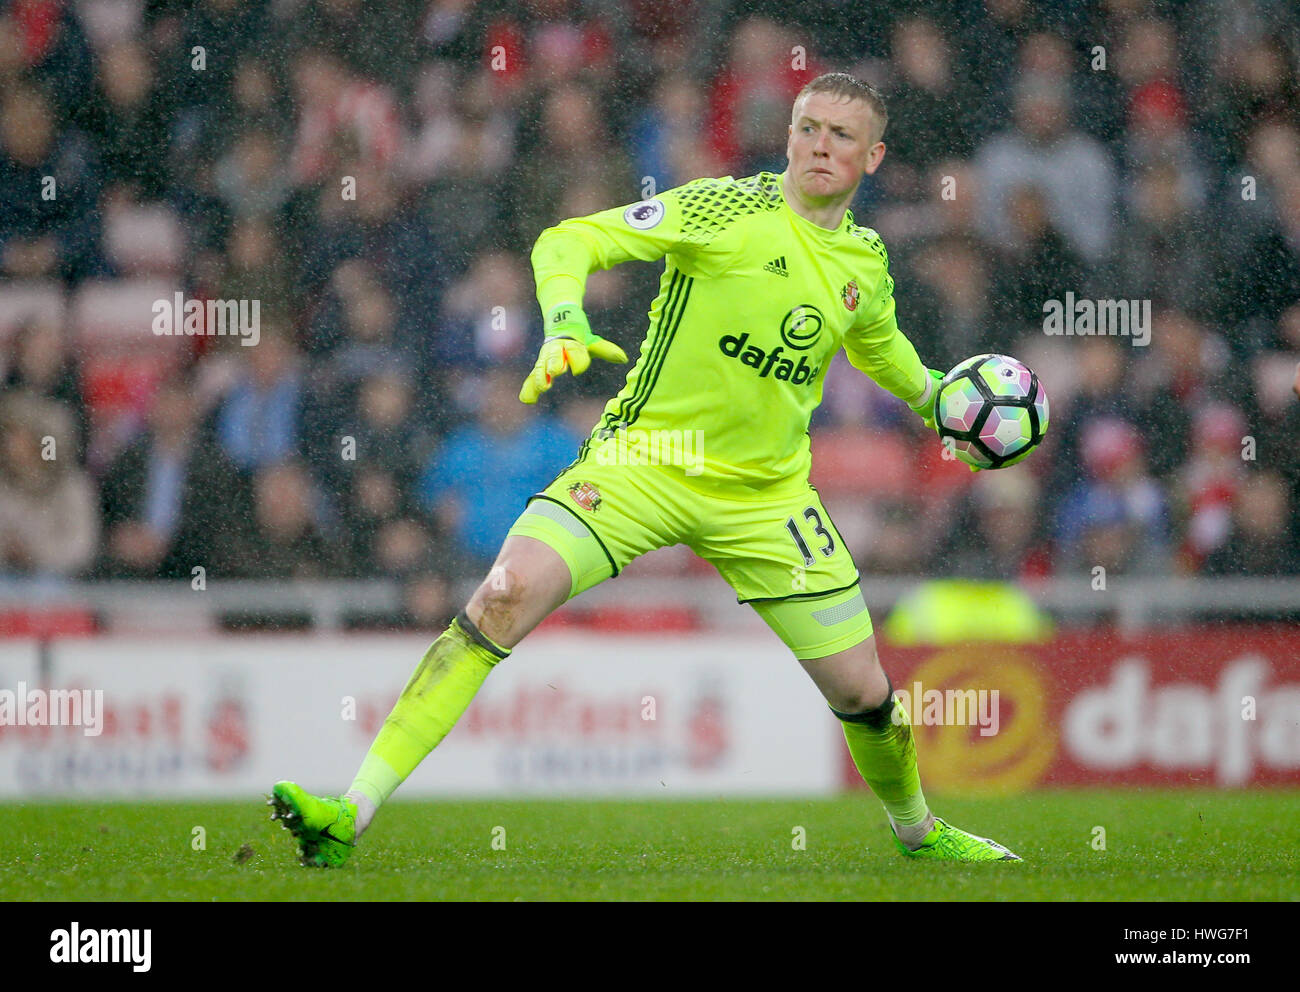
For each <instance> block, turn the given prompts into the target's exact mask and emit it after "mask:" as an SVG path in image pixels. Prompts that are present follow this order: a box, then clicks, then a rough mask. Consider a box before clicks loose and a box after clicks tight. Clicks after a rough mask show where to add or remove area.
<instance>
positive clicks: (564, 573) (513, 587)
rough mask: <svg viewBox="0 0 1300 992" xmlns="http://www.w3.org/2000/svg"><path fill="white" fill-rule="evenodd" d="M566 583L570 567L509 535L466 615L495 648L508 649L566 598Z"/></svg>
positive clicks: (541, 545)
mask: <svg viewBox="0 0 1300 992" xmlns="http://www.w3.org/2000/svg"><path fill="white" fill-rule="evenodd" d="M570 583H571V577H570V572H569V566H568V564H567V563H566V562H565V560H564V559H563V558H562V557H561V556H560V555H559V554H558V553H557V552H556V551H555V550H554V549H553V548H551V547H550V546H549V545H547V544H546V543H545V542H543V541H539V540H537V539H535V538H532V537H526V536H523V535H519V534H508V535H506V539H505V542H504V543H503V544H502V545H501V551H500V552H499V553H498V554H497V559H496V562H495V563H494V564H493V565H492V569H491V571H489V572H488V575H487V578H485V579H484V580H483V581H482V582H481V583H480V584H479V587H478V588H477V589H476V590H475V591H474V595H473V596H472V597H470V601H469V603H468V605H466V607H465V613H466V614H467V615H468V616H469V618H470V620H471V621H473V623H474V625H475V626H476V627H478V629H479V630H481V631H482V632H483V633H484V634H486V635H487V636H488V637H490V638H491V639H492V640H493V641H495V642H496V643H497V644H499V645H501V646H502V647H504V648H513V647H514V646H515V645H516V644H518V643H519V642H520V641H521V640H523V639H524V637H525V635H527V634H528V632H529V631H531V630H532V629H533V628H534V627H536V626H537V625H538V624H539V623H541V622H542V621H543V620H545V619H546V618H547V616H549V615H550V614H551V612H552V611H553V610H555V608H556V607H558V606H560V605H561V604H563V603H564V601H565V600H567V599H568V598H569V586H570Z"/></svg>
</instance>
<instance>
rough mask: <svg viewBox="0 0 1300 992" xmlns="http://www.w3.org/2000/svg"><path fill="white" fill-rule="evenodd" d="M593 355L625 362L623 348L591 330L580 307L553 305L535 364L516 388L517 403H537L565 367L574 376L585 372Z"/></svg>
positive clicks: (606, 359)
mask: <svg viewBox="0 0 1300 992" xmlns="http://www.w3.org/2000/svg"><path fill="white" fill-rule="evenodd" d="M593 355H594V356H595V357H596V358H600V359H603V360H604V361H606V362H626V361H627V354H626V353H625V352H624V351H623V349H622V348H620V347H619V346H618V345H616V344H615V343H614V342H613V341H607V340H605V339H604V338H602V337H599V336H597V335H596V334H593V333H592V330H591V325H590V324H588V323H587V315H586V314H584V313H583V312H582V308H581V307H579V306H577V305H575V304H569V303H565V304H561V305H560V306H558V307H555V308H554V309H552V310H551V312H550V313H549V314H547V315H546V340H545V341H543V342H542V350H541V351H540V352H539V353H538V355H537V363H536V364H535V365H534V366H533V370H532V371H531V372H529V373H528V377H527V378H526V379H524V385H523V388H521V389H520V390H519V400H520V402H522V403H536V402H537V398H538V397H539V396H541V395H542V393H544V392H546V391H547V390H548V389H550V388H551V382H552V381H553V380H554V379H555V377H556V376H557V375H563V374H564V371H565V369H568V370H569V371H570V372H571V373H572V374H573V375H581V374H582V373H583V372H586V371H587V367H588V366H589V365H591V358H592V356H593Z"/></svg>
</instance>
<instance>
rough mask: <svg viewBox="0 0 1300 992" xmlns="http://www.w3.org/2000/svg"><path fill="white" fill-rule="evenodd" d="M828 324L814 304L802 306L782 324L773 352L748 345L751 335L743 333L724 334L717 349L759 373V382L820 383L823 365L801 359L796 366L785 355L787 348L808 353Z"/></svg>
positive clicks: (793, 308)
mask: <svg viewBox="0 0 1300 992" xmlns="http://www.w3.org/2000/svg"><path fill="white" fill-rule="evenodd" d="M824 323H825V320H824V318H823V317H822V312H821V311H820V310H818V309H817V308H816V307H815V306H813V305H812V304H811V303H801V304H799V305H798V306H797V307H792V308H791V310H790V312H789V313H787V314H786V315H785V317H784V318H783V319H782V321H781V340H782V341H783V342H784V344H779V345H777V346H776V347H775V348H773V349H772V350H771V351H764V350H763V349H762V348H760V347H759V346H758V345H756V344H749V332H748V331H746V332H745V333H744V334H739V335H737V334H724V335H723V336H722V337H720V338H719V339H718V350H719V351H721V352H722V353H723V354H724V355H726V356H727V357H728V358H738V359H740V362H741V364H742V365H748V366H749V367H750V368H752V369H754V370H755V371H757V372H758V377H759V378H760V379H765V378H767V376H768V375H771V376H772V378H773V379H780V380H781V381H782V382H789V383H792V384H793V385H796V386H802V385H804V384H805V383H812V382H816V381H817V373H818V372H820V371H821V370H822V367H821V366H820V365H810V364H809V363H808V359H807V358H806V357H804V356H803V355H800V356H799V363H798V364H797V365H796V364H795V362H794V361H793V360H792V359H789V358H786V357H784V356H783V352H784V351H785V350H786V348H787V347H788V348H789V349H790V350H791V351H807V350H808V349H809V348H811V347H812V346H813V345H815V344H816V343H817V342H818V340H820V338H821V334H822V325H823V324H824Z"/></svg>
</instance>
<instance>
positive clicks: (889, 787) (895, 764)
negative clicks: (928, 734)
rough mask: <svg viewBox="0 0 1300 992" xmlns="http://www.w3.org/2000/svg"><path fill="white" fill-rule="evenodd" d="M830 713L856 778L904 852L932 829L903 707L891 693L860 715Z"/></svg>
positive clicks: (910, 726)
mask: <svg viewBox="0 0 1300 992" xmlns="http://www.w3.org/2000/svg"><path fill="white" fill-rule="evenodd" d="M831 712H832V713H834V714H835V715H836V716H837V717H838V718H839V720H840V726H841V727H843V728H844V740H845V741H846V742H847V743H848V745H849V754H851V755H852V756H853V763H854V764H855V765H856V766H857V768H858V773H859V774H860V775H861V776H862V778H863V781H865V782H866V783H867V785H869V786H871V791H872V792H874V793H875V794H876V798H877V799H879V800H880V802H881V803H882V804H883V805H884V807H885V812H886V813H888V814H889V819H890V821H891V822H892V823H893V824H894V828H895V830H896V831H897V832H898V837H899V839H900V840H901V841H902V842H903V843H904V844H907V845H908V846H909V847H910V846H915V845H918V844H920V842H921V839H922V838H924V837H925V835H926V833H928V832H929V830H930V827H931V826H933V824H932V823H931V822H930V819H931V817H930V808H929V807H928V806H927V805H926V802H925V794H924V793H923V792H922V791H921V773H920V771H918V769H917V767H916V742H915V740H913V738H912V725H911V723H910V721H909V720H908V718H907V710H906V708H905V707H904V706H903V704H902V703H900V702H899V701H898V700H897V699H895V698H894V694H893V692H892V691H891V692H890V694H889V699H888V700H886V702H885V703H882V704H881V705H880V707H879V708H877V709H874V710H868V711H867V712H866V713H854V714H845V713H840V712H838V711H836V710H834V709H832V710H831ZM909 828H910V829H909Z"/></svg>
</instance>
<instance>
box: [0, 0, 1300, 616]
mask: <svg viewBox="0 0 1300 992" xmlns="http://www.w3.org/2000/svg"><path fill="white" fill-rule="evenodd" d="M792 10H793V11H795V12H797V13H792V12H791V11H792ZM833 69H842V70H847V71H851V72H853V73H855V74H856V75H858V76H860V77H861V78H865V79H868V80H870V81H871V82H873V83H874V84H875V85H877V86H878V87H879V88H880V90H881V91H882V92H883V94H884V95H885V98H886V101H887V103H888V106H889V110H890V123H889V128H888V131H887V133H886V135H885V141H886V145H887V147H888V152H887V155H886V158H885V161H884V165H883V167H882V168H881V170H880V171H879V172H878V173H877V174H876V175H875V176H874V177H871V178H870V179H868V180H867V181H865V182H864V183H863V186H862V188H861V190H860V191H859V195H858V198H857V200H856V201H855V203H854V205H853V209H854V213H855V217H856V219H857V222H858V223H860V224H863V225H866V226H871V227H874V228H875V229H877V230H878V231H879V232H880V234H881V235H882V236H883V238H884V240H885V243H886V245H887V246H888V248H889V251H890V261H891V271H892V273H893V276H894V279H895V283H896V300H897V303H898V312H899V320H900V325H901V326H902V327H903V329H904V331H905V333H907V334H908V336H909V337H910V338H911V339H912V341H913V342H914V343H915V344H916V346H917V349H918V351H919V352H920V354H921V357H922V360H923V361H924V362H926V364H927V365H930V366H931V367H935V368H943V369H946V368H948V367H950V366H952V365H954V364H956V363H957V362H958V361H960V360H961V359H963V358H966V357H968V356H970V355H972V354H977V353H981V352H985V351H997V352H1003V353H1008V354H1012V355H1015V356H1016V357H1018V358H1020V359H1022V360H1023V361H1025V362H1027V363H1028V364H1030V365H1031V367H1033V368H1035V369H1036V371H1037V372H1038V373H1039V375H1040V377H1041V378H1042V379H1043V380H1044V382H1045V383H1046V384H1047V389H1048V394H1049V398H1050V400H1051V404H1052V417H1051V426H1050V431H1049V437H1048V441H1047V442H1046V443H1045V444H1044V446H1043V448H1042V450H1041V451H1039V452H1037V453H1035V454H1034V455H1033V456H1032V457H1031V458H1030V459H1029V460H1028V461H1026V462H1024V463H1022V465H1020V466H1018V467H1016V468H1013V469H1010V470H1007V471H1002V472H981V473H977V474H973V475H972V474H971V473H968V472H966V471H965V470H964V468H962V467H961V466H960V465H957V464H955V463H953V462H952V461H949V460H946V459H944V458H943V457H942V449H941V447H940V446H939V445H938V443H937V442H936V441H935V439H934V438H933V436H930V437H928V438H927V437H926V436H925V434H924V432H923V430H922V428H921V427H920V425H919V422H917V419H916V418H915V417H914V416H913V415H912V414H911V413H910V412H909V411H907V410H906V408H905V407H904V406H903V405H902V404H901V403H899V402H898V401H897V400H895V399H894V398H893V397H890V396H888V395H887V394H885V393H884V392H882V391H881V390H880V389H879V388H878V387H876V386H875V385H874V384H872V383H870V382H869V381H868V380H866V379H864V378H863V377H862V376H861V375H860V374H859V373H857V372H856V371H855V370H853V369H852V368H851V367H850V366H849V365H848V364H847V362H846V361H845V360H844V359H843V356H840V358H839V359H837V361H836V362H835V363H834V364H833V366H832V367H831V369H830V371H829V373H828V379H827V382H826V390H825V403H824V404H823V406H822V407H821V408H820V409H819V411H818V413H817V416H816V419H815V420H814V422H813V425H812V436H813V445H814V452H815V454H814V462H815V469H814V481H815V482H817V484H818V485H819V488H820V489H821V491H822V493H823V496H824V498H825V499H826V502H827V505H828V507H830V508H831V511H832V513H833V514H834V516H835V520H836V523H837V525H838V527H839V529H840V530H841V531H842V533H843V534H844V537H845V539H846V541H847V542H848V543H849V545H850V546H851V547H852V549H853V551H854V553H855V556H856V557H857V560H858V564H859V566H860V568H861V570H862V571H863V573H864V574H871V575H879V574H925V573H929V574H934V573H947V574H959V575H972V576H976V575H979V576H991V577H1002V578H1030V577H1034V576H1046V575H1062V574H1075V573H1079V574H1087V573H1089V572H1090V571H1091V570H1093V569H1094V568H1095V567H1097V566H1102V567H1104V568H1106V569H1107V570H1108V571H1111V572H1116V573H1121V574H1125V573H1127V574H1143V575H1188V574H1206V575H1210V574H1245V575H1281V574H1295V573H1296V572H1298V571H1300V568H1298V567H1297V566H1298V562H1300V558H1298V554H1297V547H1298V545H1300V523H1298V521H1297V517H1298V516H1300V514H1297V508H1298V507H1300V449H1298V448H1297V445H1296V444H1295V438H1296V437H1297V429H1298V428H1300V413H1298V412H1297V403H1296V401H1295V396H1294V395H1293V394H1292V393H1291V391H1290V386H1291V377H1292V375H1293V372H1294V368H1295V364H1296V361H1297V360H1300V88H1298V81H1300V13H1298V12H1297V8H1296V7H1295V6H1294V5H1293V4H1291V3H1289V2H1283V0H1278V2H1269V0H1188V2H1186V3H1156V2H1146V0H1091V2H1082V0H1070V2H1055V3H1054V2H1046V3H1029V2H1025V0H986V2H977V0H951V2H942V3H939V2H935V3H915V2H913V3H908V2H898V3H890V4H872V3H865V4H864V3H852V2H847V0H838V2H837V0H823V2H821V3H818V4H808V5H788V4H784V3H777V2H753V0H746V2H743V3H727V2H706V0H622V2H619V0H607V2H602V0H590V2H583V0H528V2H522V0H521V2H508V3H507V2H498V0H433V2H420V0H387V2H385V3H382V4H373V3H372V4H366V3H363V2H362V0H270V2H256V0H199V2H194V3H180V2H174V0H173V2H169V0H159V2H149V0H102V2H96V0H80V2H76V3H72V2H65V0H10V2H0V94H2V97H0V310H2V309H4V305H3V297H4V296H5V295H6V293H12V292H15V291H16V288H17V287H26V288H30V287H32V286H45V287H50V286H53V287H55V288H56V289H57V291H58V294H59V295H60V296H61V297H62V298H63V299H65V300H67V301H74V300H76V299H77V298H78V294H82V293H84V292H85V291H86V287H88V286H90V287H98V288H100V289H102V287H103V286H104V285H109V286H113V285H119V284H120V285H128V284H129V283H130V281H131V280H133V279H140V278H142V274H143V276H145V277H147V276H150V275H153V276H157V275H158V274H159V273H162V274H163V275H165V276H166V278H168V279H170V283H169V285H171V286H172V288H173V289H175V290H177V291H181V292H183V293H184V294H185V296H186V297H187V298H190V299H198V300H208V299H246V300H254V299H255V300H258V301H260V317H261V327H260V339H259V341H258V343H257V344H256V346H253V347H247V346H245V345H243V344H241V342H240V341H239V340H238V339H236V338H224V337H223V338H218V337H201V336H195V337H187V338H182V339H178V340H179V345H180V346H179V347H175V346H174V345H175V344H176V342H173V341H172V340H170V339H166V340H164V339H160V338H157V337H153V336H151V335H149V334H148V333H147V332H148V328H147V327H143V326H142V327H140V328H139V331H140V332H141V333H140V335H137V338H139V339H141V340H143V343H144V345H145V349H144V354H143V355H141V354H140V353H138V351H137V352H134V353H133V352H131V351H130V350H129V349H128V350H127V351H126V352H123V353H122V355H115V354H114V353H113V352H112V351H111V350H108V351H102V353H101V352H100V351H96V350H95V348H97V347H99V346H98V345H96V344H94V343H93V342H92V341H91V339H90V333H91V332H90V331H89V330H87V329H86V328H84V327H81V326H79V325H78V323H77V321H78V320H80V321H81V322H82V323H83V324H85V325H86V326H87V327H90V326H93V325H94V319H93V317H94V315H93V314H91V315H90V316H89V317H88V316H87V314H86V312H85V310H86V307H81V308H80V309H79V308H78V307H77V306H76V305H73V304H71V303H70V304H69V305H68V306H67V307H65V308H62V309H58V310H51V309H50V308H48V307H39V306H38V307H33V308H32V309H31V310H30V311H29V312H22V313H15V312H12V308H10V310H9V311H6V313H8V314H9V316H8V318H6V326H5V327H4V328H3V329H2V330H0V334H2V335H3V336H2V337H0V376H2V377H3V379H2V387H0V388H2V389H3V393H2V394H0V446H2V448H3V459H0V575H4V576H21V575H39V576H60V577H104V578H123V577H130V578H141V577H174V578H189V577H190V576H191V574H192V570H193V568H194V567H195V566H196V565H201V566H203V567H204V568H205V569H206V570H207V573H208V575H209V576H210V577H211V576H218V575H219V576H225V577H247V578H271V579H283V578H291V577H305V578H311V577H369V576H396V577H399V578H402V579H405V580H407V582H408V583H409V588H410V589H411V590H412V593H411V603H412V604H413V605H412V607H411V608H412V609H418V608H419V603H420V602H430V601H434V600H436V599H437V596H438V593H437V590H438V589H439V588H440V583H445V582H446V581H447V580H448V579H449V578H452V579H454V578H458V577H461V576H467V575H471V574H475V573H481V572H482V571H483V570H484V569H485V568H486V567H487V566H488V565H489V564H490V562H491V558H492V556H493V554H494V553H495V551H496V549H497V548H498V547H499V544H500V541H501V539H502V537H503V536H504V533H505V531H506V529H507V528H508V527H509V524H510V522H511V521H512V520H513V519H514V517H515V515H516V514H517V513H518V512H519V510H520V509H521V507H522V505H523V503H524V500H525V499H526V497H527V496H528V495H529V494H530V493H532V492H534V491H536V490H537V489H539V488H541V487H542V486H544V485H545V484H546V483H547V482H548V481H549V480H550V479H551V478H552V477H553V476H554V475H555V473H556V472H558V471H559V470H560V469H561V468H563V467H564V466H565V465H566V464H567V463H568V462H569V461H570V460H571V459H572V457H573V455H574V453H575V451H576V448H577V446H578V444H579V443H580V441H581V439H582V438H583V437H584V436H585V435H586V434H587V433H588V431H589V430H590V428H591V426H592V425H593V424H594V423H595V421H596V419H597V417H598V414H599V410H600V408H601V406H602V405H603V403H604V401H605V399H606V398H608V397H609V396H611V395H613V393H614V392H616V391H617V389H618V388H619V387H620V385H621V382H622V376H623V374H624V373H625V371H626V369H625V368H618V367H613V366H606V365H604V363H599V362H598V363H596V364H595V366H593V368H592V369H591V371H590V372H589V373H588V374H586V375H584V376H582V377H581V378H579V379H574V380H568V381H565V382H563V383H562V388H558V389H555V390H553V391H552V392H551V393H549V394H548V395H547V397H546V398H545V399H544V401H543V403H541V404H539V406H538V407H535V408H534V407H525V406H523V405H521V404H520V403H519V402H518V400H517V399H516V394H517V391H518V388H519V383H520V381H521V379H522V376H523V374H524V372H525V371H526V370H527V368H528V367H529V366H530V365H531V363H532V360H533V358H534V357H535V354H536V350H537V347H538V345H539V343H540V339H541V329H540V315H539V313H538V310H537V305H536V301H535V298H534V296H533V286H532V280H531V273H530V270H529V267H528V261H527V259H528V252H529V250H530V248H531V246H532V243H533V241H534V240H535V238H536V237H537V235H538V234H539V233H540V231H541V230H542V229H543V228H545V227H546V226H549V225H550V224H552V223H554V222H556V221H558V220H559V219H561V218H564V217H569V216H575V215H582V214H587V213H592V212H595V211H597V210H601V209H605V208H607V207H611V206H615V205H621V204H625V203H628V202H631V201H633V200H636V199H639V198H641V197H643V196H645V195H648V194H650V193H653V192H654V191H655V190H664V189H668V188H670V187H673V186H676V185H679V184H680V183H683V182H686V181H688V180H690V179H693V178H696V177H699V176H721V175H735V176H744V175H749V174H752V173H754V172H757V171H760V170H771V171H774V172H780V171H782V169H783V168H784V166H785V158H784V148H785V141H786V125H787V124H788V122H789V114H790V107H791V103H792V100H793V98H794V96H795V94H796V93H797V92H798V90H799V89H800V87H801V86H802V85H803V84H804V83H805V82H807V81H808V80H810V79H811V78H813V77H814V76H816V75H818V74H820V73H821V72H824V71H830V70H833ZM47 177H53V180H54V183H55V184H56V189H57V195H55V196H53V197H45V196H43V195H42V189H43V185H42V184H43V182H46V181H47ZM123 217H126V218H132V217H134V218H158V217H161V218H163V219H164V220H165V221H166V222H167V223H169V224H170V225H171V228H168V227H167V226H166V224H164V227H163V228H162V229H163V230H167V229H174V230H177V231H179V232H180V240H179V242H178V244H177V245H176V246H175V248H174V250H173V252H172V256H170V257H169V255H168V251H167V250H166V246H165V245H163V241H165V239H161V240H159V239H151V238H148V237H146V238H145V239H144V240H146V241H148V242H150V243H149V244H147V245H145V246H144V248H145V249H148V250H143V255H144V256H148V257H153V258H155V261H154V263H153V264H155V265H156V267H157V268H156V270H155V271H153V272H152V273H151V272H150V271H149V269H148V264H149V263H147V262H146V263H143V265H144V267H143V269H142V268H141V263H139V262H138V261H137V262H131V258H132V257H133V256H132V255H131V252H130V251H125V250H123V249H122V247H121V246H120V245H117V244H116V241H115V235H114V234H113V231H114V230H118V229H120V227H119V228H114V227H113V225H114V224H115V223H119V222H118V221H116V220H115V218H118V219H120V218H123ZM126 229H128V230H129V229H130V228H129V226H128V228H126ZM142 229H143V230H148V228H147V227H146V228H142ZM119 240H120V239H119ZM137 248H139V246H137ZM150 251H152V252H153V254H152V255H151V254H150ZM140 254H141V251H137V252H136V255H137V256H139V255H140ZM659 271H661V265H652V264H643V263H633V264H630V265H625V266H619V267H617V268H615V269H613V270H610V271H608V272H604V273H597V274H593V276H592V277H591V279H590V282H589V288H588V293H587V298H586V309H587V313H588V315H589V317H590V320H591V323H592V326H593V327H594V328H595V329H596V330H597V331H598V333H601V334H603V335H605V336H607V337H609V338H612V339H613V340H616V341H618V342H619V343H621V344H623V345H624V346H625V347H626V348H627V349H628V350H629V352H630V353H633V352H634V351H635V348H636V345H637V344H638V343H639V341H640V340H641V337H642V335H643V334H644V331H645V322H646V316H645V313H646V310H647V308H648V306H649V303H650V300H651V299H652V298H653V296H654V293H655V291H656V287H657V280H658V273H659ZM1067 291H1068V292H1072V293H1074V294H1075V296H1076V297H1079V298H1088V299H1134V300H1149V301H1151V305H1152V321H1151V327H1150V338H1149V344H1147V345H1146V346H1141V345H1139V344H1137V343H1136V339H1135V338H1132V337H1120V336H1112V337H1101V336H1093V337H1058V336H1051V335H1047V334H1045V333H1044V330H1043V305H1044V302H1045V301H1047V300H1052V299H1057V300H1063V299H1064V298H1065V294H1066V292H1067ZM87 306H88V305H87ZM164 345H166V347H164ZM123 356H125V357H123ZM115 377H116V378H115ZM123 377H125V378H123ZM133 377H134V378H133ZM123 382H125V383H126V384H125V385H123ZM115 383H116V384H117V387H118V388H116V390H115V389H114V384H115ZM141 383H143V385H142V386H141V385H140V384H141ZM137 387H139V388H137ZM667 567H670V568H682V569H685V570H690V569H693V568H696V567H698V566H697V564H694V563H692V562H690V561H688V560H686V559H677V558H674V559H673V561H672V563H670V564H669V565H668V566H667Z"/></svg>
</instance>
